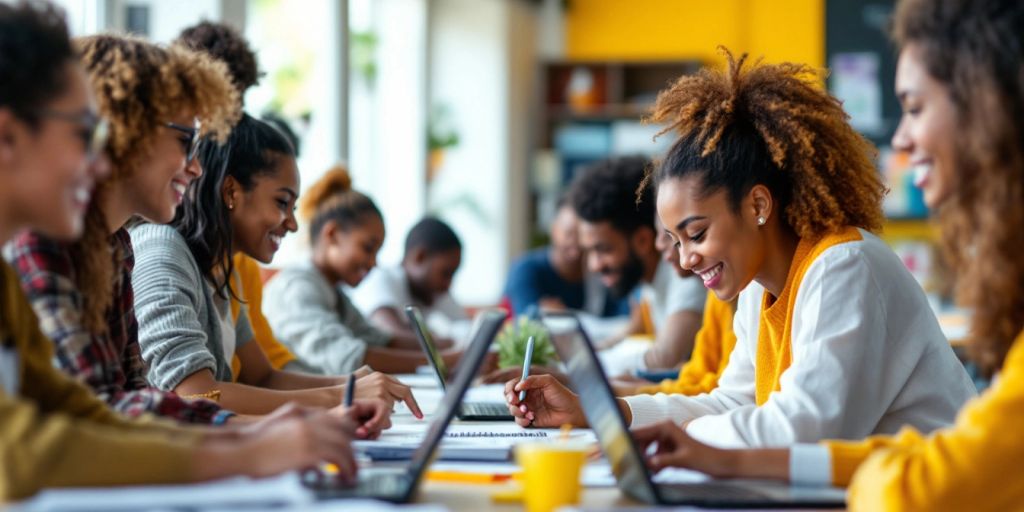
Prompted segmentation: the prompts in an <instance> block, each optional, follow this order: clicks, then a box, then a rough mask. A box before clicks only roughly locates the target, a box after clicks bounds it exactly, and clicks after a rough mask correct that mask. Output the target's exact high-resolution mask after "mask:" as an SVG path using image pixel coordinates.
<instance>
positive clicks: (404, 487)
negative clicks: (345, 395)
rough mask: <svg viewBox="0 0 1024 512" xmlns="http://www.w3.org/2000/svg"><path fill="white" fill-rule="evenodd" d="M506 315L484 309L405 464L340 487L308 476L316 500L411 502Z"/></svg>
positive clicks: (362, 474) (364, 472) (363, 473)
mask: <svg viewBox="0 0 1024 512" xmlns="http://www.w3.org/2000/svg"><path fill="white" fill-rule="evenodd" d="M504 321H505V315H504V314H502V313H499V312H493V311H492V312H485V313H484V317H483V318H482V319H481V322H480V326H479V329H480V331H479V332H478V333H477V336H475V337H474V338H473V342H472V343H471V344H470V346H469V348H468V349H467V350H466V353H465V354H463V356H462V363H460V364H459V369H458V371H456V373H455V379H454V380H453V381H452V385H451V386H450V387H449V388H448V392H447V393H445V395H444V398H443V399H442V400H441V405H440V406H439V407H438V409H437V413H436V414H435V416H434V419H433V420H432V421H431V422H430V427H429V428H428V429H427V435H426V436H425V437H424V438H423V444H421V445H420V446H419V448H417V449H416V451H415V452H414V453H413V456H412V459H411V460H410V461H409V465H408V466H407V467H379V468H378V467H371V468H364V469H360V471H359V478H358V482H357V483H356V484H355V485H353V486H342V485H340V484H335V483H333V482H327V481H324V480H320V479H315V478H311V479H309V480H307V481H306V482H305V484H306V485H307V486H308V487H310V488H312V489H313V491H314V492H315V493H316V496H317V498H318V499H340V498H370V499H379V500H385V501H391V502H395V503H408V502H410V501H412V499H413V497H414V495H415V493H416V490H417V489H418V488H419V483H420V481H421V480H422V479H423V473H424V472H426V470H427V467H428V466H429V465H430V463H431V462H433V460H434V458H435V457H436V456H437V451H438V446H439V445H440V444H441V440H442V439H443V438H444V433H445V430H447V429H448V424H449V423H451V421H452V418H454V417H455V411H456V410H458V407H459V402H461V401H462V397H463V396H464V395H465V394H466V390H467V389H469V385H470V384H472V382H473V378H474V377H476V369H477V368H478V367H479V366H480V364H481V363H483V361H484V357H485V356H486V355H487V349H488V348H489V347H490V345H491V339H492V338H493V337H494V335H495V334H497V332H498V329H499V328H501V324H502V323H503V322H504Z"/></svg>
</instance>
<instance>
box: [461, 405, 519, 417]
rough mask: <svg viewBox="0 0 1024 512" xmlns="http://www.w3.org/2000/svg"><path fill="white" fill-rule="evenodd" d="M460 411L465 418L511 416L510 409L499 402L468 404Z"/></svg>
mask: <svg viewBox="0 0 1024 512" xmlns="http://www.w3.org/2000/svg"><path fill="white" fill-rule="evenodd" d="M459 410H460V411H461V412H462V414H463V415H464V416H510V414H509V412H508V407H507V406H505V404H502V403H498V402H466V403H463V404H462V407H460V409H459Z"/></svg>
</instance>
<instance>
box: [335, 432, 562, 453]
mask: <svg viewBox="0 0 1024 512" xmlns="http://www.w3.org/2000/svg"><path fill="white" fill-rule="evenodd" d="M554 432H557V431H554ZM549 435H554V434H551V432H549V431H547V430H535V429H529V430H527V429H524V428H521V427H519V426H517V425H515V424H512V425H487V426H481V425H450V426H449V427H448V431H447V432H445V434H444V440H443V441H441V447H440V449H439V450H438V452H439V453H438V459H439V460H458V461H486V462H502V461H507V460H511V458H512V447H513V446H515V444H516V443H518V442H522V441H530V440H536V439H544V438H547V437H549ZM422 441H423V434H422V428H421V427H420V425H395V426H394V427H393V428H392V429H391V430H390V431H387V432H385V433H384V435H382V436H381V438H380V439H378V440H375V441H356V442H355V443H353V444H354V446H355V447H356V450H357V451H358V452H359V453H361V454H363V455H365V456H367V457H369V458H371V459H373V460H407V459H409V458H410V457H412V453H413V451H414V450H415V449H416V447H418V446H419V445H420V443H421V442H422Z"/></svg>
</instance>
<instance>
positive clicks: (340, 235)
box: [263, 166, 459, 373]
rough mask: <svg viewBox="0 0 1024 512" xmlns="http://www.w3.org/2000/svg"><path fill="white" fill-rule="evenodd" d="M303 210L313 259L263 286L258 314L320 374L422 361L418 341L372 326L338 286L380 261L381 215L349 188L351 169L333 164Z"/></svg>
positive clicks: (454, 356) (450, 355)
mask: <svg viewBox="0 0 1024 512" xmlns="http://www.w3.org/2000/svg"><path fill="white" fill-rule="evenodd" d="M300 213H301V215H302V216H303V218H304V219H305V220H307V221H308V222H309V224H310V235H311V237H312V246H313V256H312V259H311V260H310V261H309V262H306V263H303V264H301V265H298V266H296V267H292V268H288V269H285V270H282V271H281V272H279V273H278V275H277V276H275V277H274V279H272V280H271V281H270V282H269V283H268V284H267V287H266V288H265V289H264V300H263V304H264V311H263V314H264V315H266V317H267V320H268V321H269V322H270V326H271V328H272V329H273V330H274V333H275V334H276V335H277V336H278V339H280V340H281V341H282V342H283V343H285V344H286V345H288V348H289V349H291V351H292V353H294V354H295V356H296V357H298V358H299V360H300V361H302V363H304V364H305V365H307V366H310V367H312V368H315V369H317V370H318V371H321V372H324V373H342V372H347V371H351V370H352V369H353V368H356V367H358V366H359V365H362V364H367V365H370V366H371V367H373V368H376V369H378V370H381V371H384V372H389V373H410V372H413V371H415V370H416V367H417V366H420V365H423V364H426V358H425V357H424V355H423V352H422V350H421V349H420V348H419V346H418V344H417V343H416V341H415V339H411V340H410V339H407V338H403V337H396V336H393V335H390V334H387V333H385V332H383V331H381V330H379V329H377V328H376V327H374V326H372V325H370V324H369V323H368V322H367V321H366V319H365V318H364V317H363V315H362V314H361V313H360V312H359V310H358V309H357V308H356V307H355V306H354V305H353V304H352V302H351V301H350V300H349V298H348V296H346V295H345V293H344V292H343V291H342V289H341V287H340V286H341V285H343V284H344V285H347V286H352V287H354V286H356V285H358V284H359V282H360V281H362V280H363V278H365V277H366V275H367V274H368V273H369V272H370V270H371V269H373V267H374V266H375V265H376V264H377V251H379V250H380V247H381V245H382V244H383V243H384V219H383V216H382V215H381V213H380V210H378V209H377V206H376V205H375V204H374V203H373V200H371V199H370V198H369V197H367V196H366V195H364V194H362V193H360V192H358V191H355V190H352V181H351V179H350V178H349V175H348V171H346V170H345V168H343V167H341V166H338V167H335V168H333V169H331V170H330V171H328V172H327V174H325V175H324V177H323V178H321V179H320V181H318V182H317V183H315V184H314V185H313V186H312V187H311V188H310V189H309V191H307V192H306V195H305V196H304V197H303V199H302V205H301V211H300ZM442 354H443V357H444V358H445V362H446V363H447V364H448V365H449V367H451V366H454V364H455V363H456V362H457V361H458V357H459V352H457V351H445V352H442Z"/></svg>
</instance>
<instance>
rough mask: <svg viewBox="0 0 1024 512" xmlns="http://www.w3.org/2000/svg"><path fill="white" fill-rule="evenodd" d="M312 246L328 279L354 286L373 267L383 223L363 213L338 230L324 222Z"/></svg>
mask: <svg viewBox="0 0 1024 512" xmlns="http://www.w3.org/2000/svg"><path fill="white" fill-rule="evenodd" d="M316 243H317V245H318V246H320V247H318V248H317V249H316V250H317V251H322V253H323V255H324V258H323V261H324V267H325V269H326V271H327V273H329V274H330V275H329V277H330V278H331V280H332V281H334V282H342V283H345V284H347V285H348V286H352V287H355V286H358V285H359V283H361V282H362V281H363V279H365V278H366V275H367V274H369V273H370V270H373V267H376V266H377V253H378V252H379V251H380V247H381V245H383V244H384V221H383V220H382V219H381V218H380V217H379V216H377V215H372V214H367V215H364V216H363V218H362V219H360V220H359V222H355V223H352V224H351V225H349V226H348V227H346V228H342V227H341V226H339V225H338V223H337V222H335V221H333V220H330V221H327V222H326V223H324V226H323V228H322V229H321V230H320V236H319V237H318V238H317V242H316Z"/></svg>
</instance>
